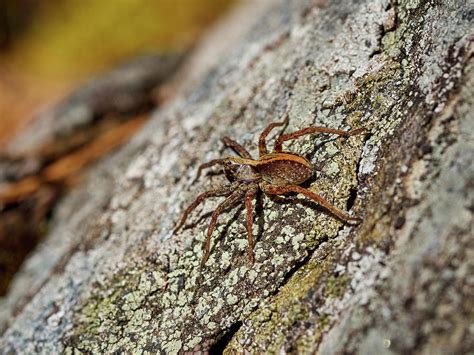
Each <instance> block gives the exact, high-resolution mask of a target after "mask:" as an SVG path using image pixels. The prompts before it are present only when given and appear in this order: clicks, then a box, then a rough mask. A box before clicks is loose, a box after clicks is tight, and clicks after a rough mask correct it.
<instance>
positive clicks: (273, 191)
mask: <svg viewBox="0 0 474 355" xmlns="http://www.w3.org/2000/svg"><path fill="white" fill-rule="evenodd" d="M263 191H264V192H265V193H267V194H270V195H281V194H286V193H289V192H296V193H299V194H302V195H304V196H306V197H307V198H309V199H311V200H313V201H315V202H317V203H318V204H320V205H321V206H323V207H324V208H326V209H327V210H328V211H330V212H331V213H332V214H333V215H335V216H337V217H338V218H340V219H342V220H343V221H345V222H361V221H362V219H361V218H358V217H352V216H350V215H349V214H347V213H346V212H344V211H341V210H340V209H339V208H337V207H335V206H333V205H332V204H331V203H329V202H328V201H327V200H326V199H325V198H323V197H321V196H319V195H318V194H315V193H314V192H312V191H309V190H307V189H305V188H303V187H301V186H296V185H290V186H269V185H265V186H264V188H263Z"/></svg>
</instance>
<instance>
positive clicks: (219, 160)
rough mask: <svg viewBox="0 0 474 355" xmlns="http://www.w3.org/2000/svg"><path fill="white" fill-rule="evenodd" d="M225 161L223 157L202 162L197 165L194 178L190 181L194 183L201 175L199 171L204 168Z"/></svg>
mask: <svg viewBox="0 0 474 355" xmlns="http://www.w3.org/2000/svg"><path fill="white" fill-rule="evenodd" d="M225 161H226V160H225V159H212V160H211V161H208V162H207V163H203V164H201V165H199V167H198V171H197V173H196V177H195V178H194V180H193V182H192V183H195V182H196V181H197V179H199V177H200V176H201V172H202V171H203V170H204V169H207V168H210V167H211V166H214V165H219V164H220V165H222V164H224V163H225Z"/></svg>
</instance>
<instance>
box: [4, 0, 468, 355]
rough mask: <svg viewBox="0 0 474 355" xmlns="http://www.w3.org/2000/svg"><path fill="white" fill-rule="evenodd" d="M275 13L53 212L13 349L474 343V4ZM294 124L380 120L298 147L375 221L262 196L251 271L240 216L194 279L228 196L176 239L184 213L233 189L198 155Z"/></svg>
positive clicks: (12, 332) (336, 198)
mask: <svg viewBox="0 0 474 355" xmlns="http://www.w3.org/2000/svg"><path fill="white" fill-rule="evenodd" d="M265 4H266V5H265V6H266V8H267V11H266V13H265V14H264V15H259V16H260V18H259V20H258V21H257V23H256V24H255V25H254V26H252V27H251V28H249V32H248V34H247V35H246V36H244V37H242V38H240V39H239V40H236V42H235V43H233V44H232V49H231V50H230V51H229V52H228V54H227V55H226V56H222V59H221V60H220V62H219V64H218V65H217V66H216V67H215V69H214V70H213V71H210V72H209V73H208V74H207V75H206V77H205V78H204V80H202V81H200V82H198V83H195V84H194V85H193V86H190V87H189V88H188V90H187V91H186V92H184V93H183V92H182V93H181V94H180V95H179V96H178V97H176V98H175V99H173V100H172V101H170V102H168V103H167V104H166V106H164V107H162V108H161V109H160V110H159V111H157V112H156V113H155V114H154V115H153V117H152V119H151V121H150V122H149V123H148V124H147V126H146V127H145V129H144V130H143V131H142V132H141V133H140V134H139V135H138V136H137V137H135V139H134V140H133V141H132V142H131V143H130V144H128V145H127V146H126V147H124V148H123V149H122V150H121V151H120V152H118V153H117V154H115V155H114V156H112V157H110V158H108V159H104V160H103V161H101V162H100V163H99V164H98V165H97V166H96V167H95V168H94V169H93V171H92V172H91V173H90V175H89V178H88V179H87V181H86V182H84V183H83V184H82V185H81V186H79V187H77V188H76V189H75V190H74V191H72V192H70V193H69V194H68V196H66V197H65V198H64V199H63V201H62V202H61V203H60V205H58V206H57V208H56V210H55V214H54V217H53V219H52V221H51V223H50V230H49V233H48V236H47V239H46V240H45V241H44V243H43V244H42V245H41V247H40V248H39V249H38V250H37V251H36V252H35V253H34V254H33V255H32V256H31V258H30V259H29V260H28V262H27V264H26V265H25V267H24V268H23V270H22V273H21V274H20V275H19V276H18V278H17V280H16V282H15V285H14V286H13V288H12V291H11V293H10V295H9V296H8V297H7V299H6V300H5V301H4V309H3V317H4V319H7V318H8V319H7V320H6V321H5V322H6V323H5V329H6V330H5V332H4V334H3V337H2V339H1V340H0V347H1V348H2V349H3V351H5V352H7V353H8V352H12V353H13V352H24V353H31V352H34V351H36V352H44V353H56V352H59V351H66V352H72V351H73V350H80V351H90V352H107V353H111V352H113V351H137V350H147V351H150V352H164V353H177V352H186V351H193V350H194V351H198V350H201V351H222V350H225V351H234V350H235V351H238V352H240V351H249V352H253V353H260V352H270V353H274V352H280V351H284V352H294V353H313V352H319V353H321V354H340V353H352V352H357V353H361V354H367V353H373V354H383V353H386V354H390V353H426V354H434V353H440V354H448V353H449V354H452V353H466V352H468V351H472V349H474V331H473V326H472V322H473V319H474V280H473V277H472V275H473V271H474V237H473V230H474V226H473V213H474V184H473V181H474V136H473V135H474V119H473V114H472V112H473V99H474V98H473V92H474V90H473V89H474V71H473V61H472V35H473V32H472V18H473V14H474V8H473V7H472V4H469V2H465V1H461V0H457V1H455V0H451V1H449V0H447V1H442V2H433V1H431V2H428V1H415V0H401V1H397V2H396V1H389V0H358V1H357V0H352V1H345V0H344V1H342V0H341V1H324V0H317V1H309V0H308V1H293V2H286V1H278V2H266V3H265ZM247 6H248V10H247V11H249V13H252V5H251V4H250V5H247ZM255 6H257V5H255ZM259 6H260V7H261V6H262V5H261V4H260V5H259ZM223 27H224V29H225V26H223ZM221 30H222V27H221ZM216 40H217V39H216ZM286 114H288V116H289V119H290V121H289V122H290V123H289V126H288V127H287V129H286V132H291V131H295V130H297V129H300V128H303V127H307V126H311V125H318V126H326V127H331V128H338V129H345V130H347V129H351V128H357V127H366V129H367V131H366V132H365V133H364V134H362V135H358V136H354V137H350V138H349V139H343V138H335V137H334V136H328V135H319V136H307V137H302V138H300V139H298V140H296V141H294V142H292V143H288V144H286V145H285V149H287V150H289V151H292V152H297V153H299V154H302V155H303V156H305V157H307V158H308V159H309V160H310V161H311V162H312V163H313V165H314V166H315V174H314V178H312V179H311V180H310V183H309V184H308V185H307V186H306V187H308V188H309V189H310V190H312V191H314V192H317V193H320V194H321V195H323V196H325V197H326V198H327V199H328V200H329V201H331V202H332V203H334V204H335V205H336V206H337V207H339V208H341V209H343V210H351V211H352V212H351V213H352V214H353V215H357V216H361V217H363V222H362V223H361V224H360V225H349V224H343V223H341V222H340V221H339V220H337V219H336V218H335V217H334V216H333V215H331V214H330V213H328V212H327V211H325V210H323V209H321V208H319V207H318V206H317V205H316V204H312V203H306V202H304V200H303V199H302V198H301V199H300V198H289V199H288V200H287V201H286V202H284V203H282V202H278V201H272V200H270V199H269V198H267V197H266V196H262V197H261V198H259V199H257V202H256V223H255V226H254V234H255V236H256V242H255V246H254V251H255V259H256V260H255V263H254V264H253V265H250V264H249V263H248V261H247V242H246V238H247V237H246V224H245V221H246V216H245V210H244V209H243V208H240V209H239V208H237V209H233V210H230V211H227V212H226V213H224V214H222V215H221V217H220V219H219V222H218V227H217V229H216V231H215V233H214V234H213V246H212V249H211V254H210V258H209V260H208V262H207V263H206V264H205V266H204V267H203V268H200V261H201V258H202V255H203V252H202V242H203V240H204V237H205V233H206V230H207V226H208V223H209V214H208V212H210V211H212V210H214V209H215V207H216V205H217V203H218V201H216V200H215V199H211V200H209V201H208V202H206V203H204V205H203V207H202V208H198V209H197V210H196V211H195V212H194V213H193V214H192V215H191V216H190V218H189V220H188V227H187V228H185V229H183V230H182V231H180V232H179V233H177V234H175V235H173V234H172V229H173V227H174V226H175V224H176V223H177V221H178V218H179V216H180V214H181V213H182V212H183V210H184V208H186V207H187V205H188V204H189V203H191V202H192V201H193V200H194V198H195V197H196V196H197V195H198V194H199V193H201V192H203V191H205V190H208V189H210V188H211V187H212V186H219V185H221V184H223V183H224V181H225V179H224V178H221V177H220V176H217V175H212V174H207V175H205V174H204V176H202V177H201V178H200V180H198V181H197V182H194V183H193V182H192V181H193V178H194V175H195V173H196V169H197V166H198V164H199V163H201V162H204V161H208V160H210V159H214V158H217V157H221V156H225V155H227V154H228V153H229V152H227V151H224V146H223V145H222V144H221V143H220V138H222V137H224V136H230V137H232V138H234V139H235V140H237V141H238V142H240V143H242V144H243V145H245V146H246V147H247V148H249V151H250V153H251V154H252V156H254V157H255V156H256V152H257V140H258V135H259V133H260V132H261V131H262V130H263V129H264V128H265V127H266V126H267V125H268V124H269V123H270V122H273V121H276V120H281V118H282V117H284V116H285V115H286ZM273 137H274V136H273Z"/></svg>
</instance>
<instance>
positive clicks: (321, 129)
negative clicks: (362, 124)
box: [274, 127, 365, 153]
mask: <svg viewBox="0 0 474 355" xmlns="http://www.w3.org/2000/svg"><path fill="white" fill-rule="evenodd" d="M363 131H365V128H357V129H353V130H351V131H342V130H340V129H332V128H326V127H308V128H304V129H301V130H299V131H296V132H293V133H288V134H284V135H281V136H280V137H279V138H278V139H277V140H276V142H275V147H274V151H275V152H276V153H279V152H281V151H282V147H283V142H286V141H289V140H292V139H296V138H298V137H301V136H304V135H306V134H313V133H330V134H337V135H339V136H343V137H350V136H355V135H356V134H359V133H362V132H363Z"/></svg>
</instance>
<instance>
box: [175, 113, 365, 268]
mask: <svg viewBox="0 0 474 355" xmlns="http://www.w3.org/2000/svg"><path fill="white" fill-rule="evenodd" d="M287 123H288V117H287V118H286V119H285V120H283V121H282V122H273V123H271V124H270V125H268V127H267V128H265V130H264V131H263V132H262V133H261V134H260V138H259V140H258V148H259V158H258V159H253V158H252V157H251V156H250V154H249V153H248V152H247V150H246V149H245V148H244V147H242V146H241V145H240V144H239V143H237V142H236V141H234V140H232V139H230V138H229V137H224V138H223V139H222V142H223V143H224V145H225V146H227V147H229V148H232V149H233V150H234V151H235V152H236V153H237V154H238V155H239V157H234V156H232V157H228V158H223V159H214V160H211V161H209V162H207V163H204V164H202V165H200V166H199V168H198V171H197V175H196V179H195V180H197V179H198V178H199V176H200V175H201V172H202V170H203V169H206V168H210V167H212V166H214V165H223V167H224V171H223V172H224V173H225V175H226V177H227V179H228V180H229V182H230V184H228V185H226V186H222V187H219V188H216V189H213V190H209V191H206V192H204V193H202V194H200V195H199V196H198V197H197V198H196V199H195V200H194V202H193V203H191V205H190V206H189V207H188V208H187V209H186V210H185V211H184V213H183V215H182V217H181V220H180V222H179V223H178V225H177V226H176V228H175V229H174V233H176V232H177V231H178V230H179V229H180V228H181V227H182V226H183V225H184V223H185V222H186V219H187V218H188V215H189V214H190V213H191V212H192V211H193V210H194V209H195V208H196V207H197V206H198V205H199V204H201V203H202V202H203V201H204V200H205V199H206V198H209V197H218V196H222V197H226V199H225V200H224V201H223V202H222V203H221V204H220V205H218V206H217V208H216V209H215V210H214V212H213V213H212V216H211V223H210V225H209V229H208V231H207V238H206V241H205V244H204V255H203V258H202V262H201V265H202V266H203V265H204V264H205V263H206V261H207V259H208V257H209V251H210V245H211V236H212V232H213V231H214V228H215V226H216V222H217V217H218V216H219V215H220V214H221V213H222V211H223V210H225V209H227V208H230V207H233V206H235V205H237V204H238V203H239V202H240V201H241V200H242V199H243V200H244V201H245V202H244V203H245V208H246V210H247V235H248V244H249V246H248V258H249V262H250V263H253V262H254V256H253V238H252V225H253V206H252V200H253V199H254V198H255V196H256V195H257V192H258V191H259V190H262V191H263V192H264V193H265V194H266V195H269V196H270V197H271V196H272V195H284V194H287V193H292V192H293V193H298V194H302V195H304V196H305V197H307V198H309V199H311V200H313V201H315V202H317V203H318V204H320V205H321V206H323V207H324V208H326V209H327V210H328V211H330V212H331V213H332V214H334V215H335V216H337V217H338V218H340V219H341V220H343V221H345V222H360V221H361V219H360V218H358V217H352V216H350V215H348V214H347V213H346V212H344V211H341V210H340V209H338V208H337V207H335V206H333V205H332V204H331V203H329V202H328V201H327V200H326V199H324V198H323V197H321V196H319V195H318V194H315V193H314V192H312V191H309V190H307V189H305V188H303V187H301V186H298V185H300V184H302V183H303V182H305V181H306V180H308V179H309V178H310V177H311V175H312V172H313V167H312V165H311V163H310V162H309V161H308V160H307V159H305V158H303V157H302V156H300V155H298V154H295V153H290V152H284V151H283V148H282V146H283V143H284V142H286V141H289V140H292V139H296V138H298V137H301V136H303V135H306V134H312V133H329V134H337V135H339V136H343V137H350V136H354V135H356V134H359V133H362V132H363V131H364V130H365V129H364V128H358V129H354V130H351V131H342V130H338V129H332V128H325V127H308V128H304V129H301V130H299V131H296V132H293V133H289V134H283V135H280V136H279V138H278V139H277V140H276V142H275V146H274V148H273V151H272V152H271V153H268V151H267V146H266V138H267V135H268V134H269V133H270V131H271V130H272V129H274V128H275V127H279V126H283V125H286V124H287Z"/></svg>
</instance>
